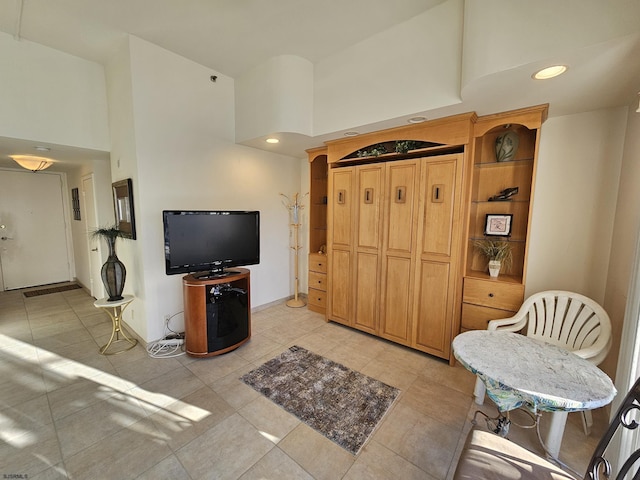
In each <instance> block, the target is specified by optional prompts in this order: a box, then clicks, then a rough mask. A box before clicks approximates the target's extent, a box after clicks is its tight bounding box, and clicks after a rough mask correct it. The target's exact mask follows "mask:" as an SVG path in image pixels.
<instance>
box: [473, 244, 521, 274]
mask: <svg viewBox="0 0 640 480" xmlns="http://www.w3.org/2000/svg"><path fill="white" fill-rule="evenodd" d="M473 246H474V248H475V249H476V250H477V251H478V252H480V253H481V254H482V255H483V256H484V257H486V258H487V259H488V260H489V275H490V276H491V277H494V278H495V277H497V276H498V275H499V274H500V270H501V268H502V267H504V270H509V269H510V268H511V264H512V262H513V251H512V249H511V244H510V243H509V242H506V241H504V240H497V239H491V238H484V239H482V240H475V241H474V242H473Z"/></svg>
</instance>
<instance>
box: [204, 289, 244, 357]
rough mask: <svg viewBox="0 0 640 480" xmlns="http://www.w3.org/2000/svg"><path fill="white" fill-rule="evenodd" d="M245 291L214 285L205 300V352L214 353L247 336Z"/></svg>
mask: <svg viewBox="0 0 640 480" xmlns="http://www.w3.org/2000/svg"><path fill="white" fill-rule="evenodd" d="M248 307H249V305H248V298H247V291H246V290H243V289H241V288H233V287H232V286H231V285H230V284H228V283H227V284H221V285H215V286H213V287H212V288H211V290H210V291H209V294H208V299H207V350H208V351H209V352H215V351H218V350H223V349H225V348H227V347H230V346H232V345H235V344H237V343H238V342H240V341H241V340H243V339H245V338H247V337H248V336H249V323H248V322H247V318H248V315H249V312H248Z"/></svg>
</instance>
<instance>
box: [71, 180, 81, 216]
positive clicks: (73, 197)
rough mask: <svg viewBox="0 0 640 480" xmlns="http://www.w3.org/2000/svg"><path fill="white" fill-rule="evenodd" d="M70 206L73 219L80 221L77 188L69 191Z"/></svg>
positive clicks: (78, 192)
mask: <svg viewBox="0 0 640 480" xmlns="http://www.w3.org/2000/svg"><path fill="white" fill-rule="evenodd" d="M71 206H72V208H73V219H74V220H82V219H81V218H80V191H79V190H78V189H77V188H72V189H71Z"/></svg>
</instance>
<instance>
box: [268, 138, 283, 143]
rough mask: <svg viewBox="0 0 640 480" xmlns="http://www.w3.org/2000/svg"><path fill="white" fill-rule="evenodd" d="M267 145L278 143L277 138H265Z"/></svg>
mask: <svg viewBox="0 0 640 480" xmlns="http://www.w3.org/2000/svg"><path fill="white" fill-rule="evenodd" d="M266 141H267V143H280V140H278V139H277V138H267V140H266Z"/></svg>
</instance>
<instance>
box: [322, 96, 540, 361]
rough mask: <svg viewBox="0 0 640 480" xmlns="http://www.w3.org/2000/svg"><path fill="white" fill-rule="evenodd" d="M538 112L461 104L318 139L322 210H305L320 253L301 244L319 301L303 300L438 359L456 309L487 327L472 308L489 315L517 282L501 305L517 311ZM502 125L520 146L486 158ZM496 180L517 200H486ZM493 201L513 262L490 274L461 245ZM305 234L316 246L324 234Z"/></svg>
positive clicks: (453, 330) (451, 333) (455, 326)
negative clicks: (500, 157)
mask: <svg viewBox="0 0 640 480" xmlns="http://www.w3.org/2000/svg"><path fill="white" fill-rule="evenodd" d="M545 116H546V106H540V107H532V108H531V109H523V110H519V111H514V112H506V113H503V114H497V115H491V116H487V117H480V118H478V117H477V116H476V115H475V113H469V114H463V115H456V116H452V117H447V118H443V119H438V120H433V121H426V122H423V123H420V124H415V125H408V126H406V127H399V128H394V129H389V130H383V131H379V132H373V133H369V134H364V135H359V136H356V137H349V138H344V139H340V140H334V141H329V142H327V143H326V147H323V148H322V150H318V151H315V150H314V151H309V153H310V157H309V159H310V161H312V162H315V161H316V160H315V159H317V158H318V157H319V156H320V158H322V161H323V162H324V159H325V158H326V167H325V166H324V163H322V164H321V166H320V165H316V166H315V167H314V168H312V178H311V181H312V187H311V188H312V190H313V189H314V176H315V177H316V178H325V180H323V182H324V183H320V184H318V185H317V186H316V190H319V191H320V192H321V194H322V193H324V189H325V188H326V200H324V197H323V200H322V205H321V206H320V208H321V209H322V211H321V214H319V215H315V216H313V215H312V216H313V217H314V218H311V223H312V224H313V225H315V227H314V228H316V232H317V231H320V230H321V229H322V228H325V225H326V257H324V256H318V258H316V257H315V256H314V255H316V254H315V252H314V251H313V250H312V254H311V256H312V257H313V258H312V259H310V264H311V263H312V262H311V260H313V261H315V263H317V264H318V266H319V268H316V269H315V270H312V268H311V266H310V268H309V270H310V271H309V278H310V283H309V292H310V295H311V294H313V295H315V297H317V300H318V302H316V303H321V305H314V306H313V309H315V310H316V311H322V310H323V309H326V313H325V314H326V319H327V321H333V322H338V323H341V324H344V325H347V326H349V327H352V328H356V329H359V330H362V331H365V332H368V333H370V334H373V335H376V336H380V337H382V338H385V339H388V340H390V341H393V342H396V343H399V344H402V345H406V346H408V347H411V348H414V349H416V350H420V351H423V352H426V353H429V354H431V355H434V356H437V357H440V358H444V359H447V360H449V361H452V353H451V341H452V340H453V338H454V337H455V336H456V335H457V334H458V333H459V332H460V330H461V319H463V320H462V322H463V324H464V325H463V327H464V328H465V329H469V328H486V326H485V327H482V325H481V322H476V320H475V318H476V317H475V315H481V316H482V318H483V319H484V318H486V315H489V316H491V315H492V313H490V312H495V310H489V308H496V307H497V308H498V309H499V308H501V305H502V304H501V303H500V300H501V299H502V298H504V297H503V294H504V295H506V294H507V293H516V291H517V295H515V297H513V296H512V297H513V298H511V297H510V299H509V304H508V307H509V308H508V310H511V309H513V308H516V309H517V306H519V304H520V303H522V300H523V298H522V293H523V292H524V279H525V275H524V273H525V271H526V256H527V250H528V249H527V242H528V237H529V224H530V221H529V219H530V212H531V208H532V198H533V195H532V193H533V180H534V178H535V163H536V158H537V148H538V143H539V130H540V125H541V123H542V121H543V120H544V118H545ZM514 121H515V123H514ZM505 128H510V129H514V130H515V131H517V133H518V134H519V135H520V138H521V139H522V147H521V153H520V154H519V155H518V157H516V158H515V159H514V160H513V161H512V162H504V163H503V164H500V165H497V164H496V165H495V166H494V163H496V162H495V161H492V160H491V158H490V156H491V150H492V149H493V148H494V143H495V139H496V137H497V136H498V135H499V134H500V132H502V131H504V130H505ZM325 155H326V157H325ZM320 170H322V171H321V174H318V172H320ZM314 172H315V173H314ZM325 172H326V174H325ZM512 172H514V173H513V174H512ZM520 172H525V173H520ZM494 173H495V174H497V175H499V176H500V179H497V178H495V175H494ZM507 184H508V185H507ZM512 184H513V185H512ZM506 186H508V187H514V186H517V187H519V189H520V192H521V193H522V194H521V195H520V197H519V198H518V199H517V201H513V202H511V201H510V202H505V203H504V204H501V205H498V204H495V203H494V204H491V205H489V204H488V203H487V199H485V198H484V196H486V195H487V194H488V193H491V194H495V193H498V192H497V191H496V192H493V190H495V189H499V188H506ZM489 190H491V192H489ZM325 203H326V210H325V209H324V206H325V205H324V204H325ZM493 209H495V210H496V211H497V212H499V213H501V212H503V211H509V212H511V211H512V210H513V218H514V222H515V223H516V225H519V226H517V227H516V228H515V232H516V235H515V237H514V239H513V240H514V242H515V243H514V245H515V250H516V254H515V257H516V261H515V262H514V264H515V269H514V271H512V272H508V273H509V274H508V275H506V276H503V277H502V278H498V279H492V278H490V277H489V275H488V273H487V272H486V264H485V263H483V261H482V259H480V258H478V256H477V255H476V253H475V252H474V249H473V247H472V245H473V241H474V240H475V238H476V237H477V236H478V229H479V228H480V224H481V222H482V221H483V219H484V216H485V214H486V213H488V212H491V211H493ZM325 219H326V222H325ZM522 225H523V226H522ZM315 235H316V236H317V237H319V238H315V237H314V238H315V240H314V242H315V243H318V244H321V243H322V241H323V240H324V239H323V238H320V237H321V235H318V234H317V233H316V234H315ZM509 240H510V239H509ZM314 246H315V245H314ZM320 267H321V268H320ZM325 272H326V278H325V276H324V275H325ZM312 278H313V280H314V283H317V284H318V285H316V286H314V284H312V282H311V279H312ZM478 285H481V286H482V287H483V289H481V290H482V291H480V292H477V291H476V287H477V286H478ZM325 290H326V292H325ZM485 290H486V291H485ZM494 291H495V292H499V293H498V294H495V293H494ZM463 292H464V294H463ZM474 292H475V294H474ZM476 294H477V296H476ZM463 295H464V296H463ZM478 296H479V297H480V298H478ZM482 296H488V297H487V300H486V301H485V300H483V298H482ZM494 298H496V300H493V299H494ZM311 303H312V302H311V301H310V305H311ZM310 308H311V306H310ZM479 310H482V312H479ZM470 315H474V317H473V320H472V317H471V316H470ZM483 315H484V316H483ZM464 319H467V320H464ZM474 322H476V323H474ZM476 324H477V325H480V326H478V327H474V325H476Z"/></svg>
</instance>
